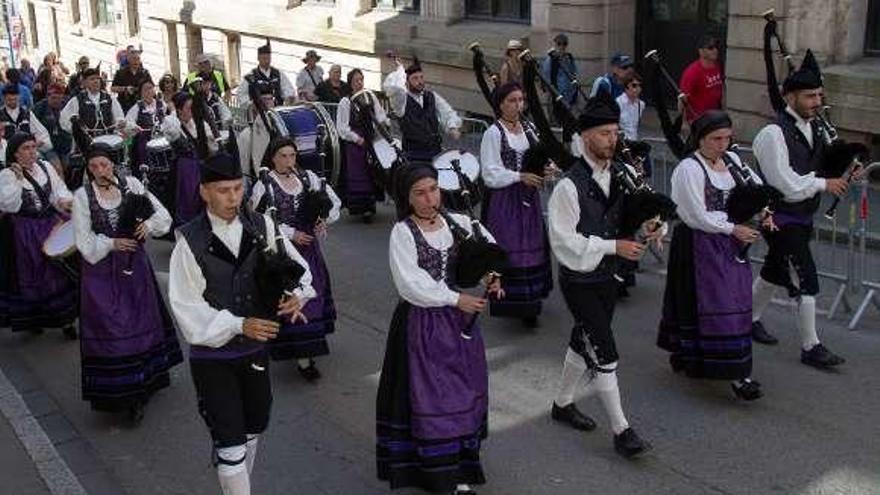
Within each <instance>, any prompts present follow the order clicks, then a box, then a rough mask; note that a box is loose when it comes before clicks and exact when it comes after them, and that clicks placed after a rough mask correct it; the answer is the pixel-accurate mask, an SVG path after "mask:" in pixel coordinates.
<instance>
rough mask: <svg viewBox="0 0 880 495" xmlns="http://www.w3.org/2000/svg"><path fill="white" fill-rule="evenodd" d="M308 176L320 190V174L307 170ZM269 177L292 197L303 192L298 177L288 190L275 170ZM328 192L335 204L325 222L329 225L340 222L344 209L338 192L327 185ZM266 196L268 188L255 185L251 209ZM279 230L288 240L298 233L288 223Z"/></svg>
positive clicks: (257, 183) (314, 186) (252, 192)
mask: <svg viewBox="0 0 880 495" xmlns="http://www.w3.org/2000/svg"><path fill="white" fill-rule="evenodd" d="M306 174H307V175H308V177H309V182H310V183H311V184H312V188H313V189H317V188H318V184H320V182H319V180H320V178H319V177H318V174H316V173H314V172H312V171H311V170H306ZM269 177H271V178H272V180H274V181H275V182H276V183H277V184H278V185H279V186H280V187H281V189H282V190H283V191H284V192H286V193H287V194H290V195H292V196H293V195H297V194H299V193H300V192H301V191H302V188H303V184H302V181H300V180H299V177H297V176H296V175H294V176H293V187H290V188H288V187H287V186H286V185H285V184H284V183H283V182H282V181H281V178H280V177H279V176H278V174H277V173H276V172H275V171H274V170H273V171H271V172H269ZM324 187H325V188H326V191H327V196H330V201H331V202H332V203H333V207H332V208H331V209H330V215H329V216H328V217H327V219H326V220H325V221H324V223H326V224H327V225H329V224H331V223H333V222H335V221H337V220H339V210H340V208H342V201H340V200H339V196H337V195H336V192H335V191H334V190H333V188H332V187H330V184H325V186H324ZM264 194H266V186H264V185H263V183H262V182H260V181H257V182H255V183H254V188H253V190H252V191H251V208H252V209H256V208H257V205H259V204H260V200H262V199H263V195H264ZM278 228H280V229H281V233H282V234H284V236H285V237H287V238H288V239H293V235H294V234H295V233H296V229H294V228H293V226H292V225H288V224H286V223H281V224H279V225H278Z"/></svg>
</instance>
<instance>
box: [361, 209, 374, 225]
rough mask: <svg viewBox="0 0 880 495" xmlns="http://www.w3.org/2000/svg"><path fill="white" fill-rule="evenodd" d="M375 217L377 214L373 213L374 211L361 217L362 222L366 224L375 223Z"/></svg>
mask: <svg viewBox="0 0 880 495" xmlns="http://www.w3.org/2000/svg"><path fill="white" fill-rule="evenodd" d="M374 215H376V214H375V213H373V212H372V211H368V212H366V213H364V214H363V216H362V217H361V221H362V222H364V223H373V216H374Z"/></svg>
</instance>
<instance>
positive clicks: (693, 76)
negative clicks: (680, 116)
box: [679, 35, 724, 122]
mask: <svg viewBox="0 0 880 495" xmlns="http://www.w3.org/2000/svg"><path fill="white" fill-rule="evenodd" d="M698 51H699V54H700V57H699V58H698V59H697V60H694V61H693V62H691V64H690V65H688V66H687V68H686V69H685V70H684V72H682V74H681V81H680V82H679V86H680V87H681V92H682V93H683V94H684V95H685V96H684V98H682V99H679V105H680V106H681V108H680V109H679V110H683V111H684V112H685V116H686V117H687V120H688V122H693V121H694V120H696V119H697V118H698V117H699V116H700V115H702V114H703V113H704V112H706V111H707V110H720V109H721V108H722V101H723V100H724V74H723V73H722V71H721V64H720V63H719V58H720V53H721V41H720V40H719V39H718V38H716V37H714V36H708V35H707V36H703V38H702V39H700V43H699V44H698Z"/></svg>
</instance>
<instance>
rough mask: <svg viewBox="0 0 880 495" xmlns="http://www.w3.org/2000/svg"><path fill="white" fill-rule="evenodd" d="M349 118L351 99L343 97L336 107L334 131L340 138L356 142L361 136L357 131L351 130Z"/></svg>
mask: <svg viewBox="0 0 880 495" xmlns="http://www.w3.org/2000/svg"><path fill="white" fill-rule="evenodd" d="M350 118H351V100H349V99H348V97H345V98H343V99H341V100H339V107H337V108H336V131H337V132H338V133H339V137H341V138H342V139H344V140H346V141H348V142H351V143H356V142H358V140H359V139H360V138H361V137H360V136H359V135H358V133H356V132H354V131H353V130H351V126H350V125H349V119H350Z"/></svg>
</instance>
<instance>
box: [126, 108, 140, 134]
mask: <svg viewBox="0 0 880 495" xmlns="http://www.w3.org/2000/svg"><path fill="white" fill-rule="evenodd" d="M140 111H141V109H140V105H132V107H131V108H129V109H128V113H126V114H125V127H126V128H127V129H132V130H135V129H137V128H138V123H137V120H138V113H140Z"/></svg>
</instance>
